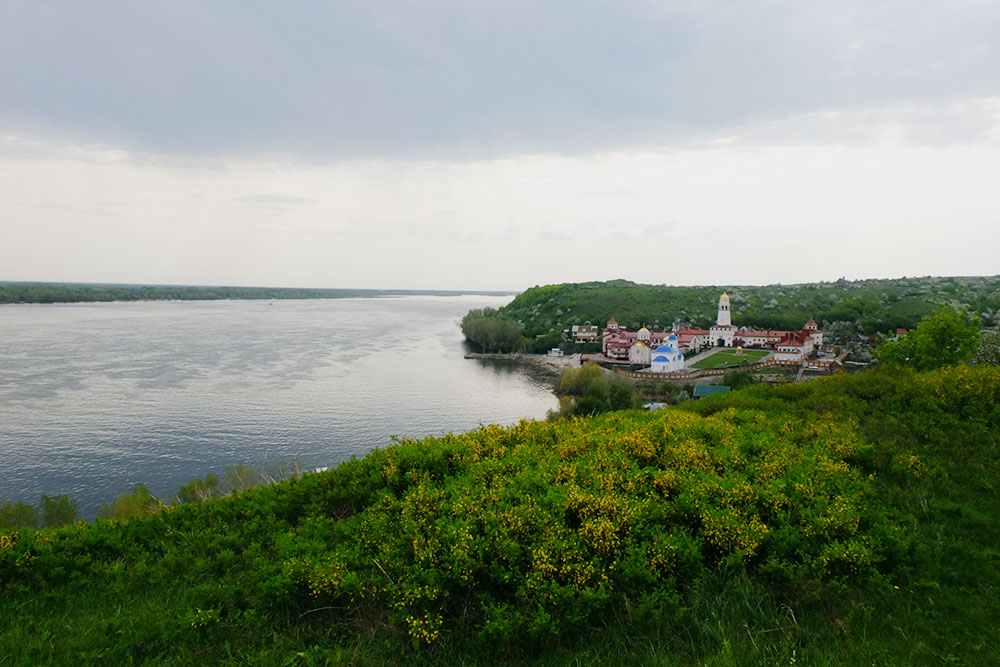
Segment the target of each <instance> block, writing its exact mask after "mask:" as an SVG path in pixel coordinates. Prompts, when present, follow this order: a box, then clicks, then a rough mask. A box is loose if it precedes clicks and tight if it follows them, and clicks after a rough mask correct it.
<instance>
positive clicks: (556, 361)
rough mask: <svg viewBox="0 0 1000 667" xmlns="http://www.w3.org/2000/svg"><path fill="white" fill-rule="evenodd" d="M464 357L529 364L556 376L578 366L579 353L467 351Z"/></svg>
mask: <svg viewBox="0 0 1000 667" xmlns="http://www.w3.org/2000/svg"><path fill="white" fill-rule="evenodd" d="M465 358H466V359H483V360H492V361H510V362H514V363H518V364H524V365H526V366H531V367H532V368H535V369H537V370H540V371H542V372H544V373H546V374H549V375H554V376H556V377H558V376H559V375H561V374H562V372H563V369H565V368H577V367H579V366H580V355H579V354H568V355H566V356H564V357H550V356H549V355H547V354H520V353H516V352H514V353H495V352H494V353H485V352H469V353H467V354H466V355H465Z"/></svg>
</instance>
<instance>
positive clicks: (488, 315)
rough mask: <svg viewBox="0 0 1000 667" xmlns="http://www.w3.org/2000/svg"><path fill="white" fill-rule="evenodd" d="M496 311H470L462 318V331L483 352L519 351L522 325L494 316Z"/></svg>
mask: <svg viewBox="0 0 1000 667" xmlns="http://www.w3.org/2000/svg"><path fill="white" fill-rule="evenodd" d="M495 312H496V311H495V310H494V309H493V308H479V309H476V310H471V311H469V313H468V314H466V316H465V317H463V318H462V333H463V334H464V335H465V338H466V339H467V340H468V341H469V342H471V343H473V344H475V345H476V346H477V347H479V349H480V350H482V351H483V352H515V351H517V350H518V349H519V348H520V346H521V329H520V327H518V326H517V324H515V323H513V322H509V321H506V320H500V319H496V318H494V317H493V315H494V313H495ZM546 349H548V348H546Z"/></svg>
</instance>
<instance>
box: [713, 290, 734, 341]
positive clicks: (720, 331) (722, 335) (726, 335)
mask: <svg viewBox="0 0 1000 667" xmlns="http://www.w3.org/2000/svg"><path fill="white" fill-rule="evenodd" d="M709 335H710V336H711V339H710V341H709V342H710V344H711V345H715V346H718V347H732V346H733V337H734V336H735V335H736V327H734V326H733V314H732V311H731V310H730V307H729V295H728V294H726V293H725V292H723V293H722V296H721V297H719V315H718V317H716V320H715V326H713V327H712V328H711V329H709Z"/></svg>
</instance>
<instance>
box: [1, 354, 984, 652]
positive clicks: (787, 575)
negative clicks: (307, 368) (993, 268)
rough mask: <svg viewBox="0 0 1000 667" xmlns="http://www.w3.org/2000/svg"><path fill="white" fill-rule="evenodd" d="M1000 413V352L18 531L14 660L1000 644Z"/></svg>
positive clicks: (529, 433) (488, 439)
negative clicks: (950, 365) (136, 514)
mask: <svg viewBox="0 0 1000 667" xmlns="http://www.w3.org/2000/svg"><path fill="white" fill-rule="evenodd" d="M998 433H1000V372H998V370H997V369H995V368H987V369H967V368H961V369H951V370H947V371H944V372H941V373H931V374H925V375H913V374H908V373H895V374H890V373H885V372H878V373H864V374H859V375H855V376H839V377H834V378H831V379H829V380H824V381H816V382H811V383H808V384H806V385H795V386H785V387H779V388H775V389H767V388H751V389H748V390H744V391H740V392H735V393H732V394H729V395H726V396H722V397H715V398H712V399H708V400H705V401H701V402H699V403H697V404H693V405H690V406H688V407H687V408H686V409H685V410H669V411H664V412H663V413H660V414H657V415H648V414H639V413H618V414H614V415H609V416H605V417H602V418H598V419H595V420H592V421H571V422H561V423H559V424H522V425H520V426H518V427H514V428H512V429H497V428H494V427H488V428H486V429H482V430H480V431H477V432H474V433H472V434H469V435H467V436H456V437H448V438H443V439H439V440H434V439H431V440H427V441H424V442H421V443H412V442H406V443H403V444H402V445H398V446H395V447H392V448H389V449H387V450H384V451H380V452H376V453H374V454H373V455H370V456H368V457H366V458H365V459H363V460H360V461H351V462H348V463H346V464H344V465H342V466H340V467H339V468H337V469H336V470H333V471H330V472H329V473H324V474H318V475H308V476H307V477H305V478H303V479H301V480H296V481H293V482H287V483H283V484H280V485H278V486H275V487H270V488H263V489H258V490H254V491H252V492H247V493H244V494H242V495H240V496H239V497H235V498H228V499H222V500H218V501H209V502H206V503H204V504H201V505H190V506H183V507H180V508H177V509H174V510H171V511H168V512H162V513H160V514H158V515H155V516H153V517H149V518H146V519H135V520H132V521H129V522H126V523H124V524H109V523H99V524H95V525H80V526H77V527H71V528H67V529H62V530H59V531H48V530H47V531H40V532H38V533H30V532H27V533H23V534H16V535H15V534H8V535H6V536H0V587H2V589H3V590H2V595H0V664H37V663H42V662H46V661H54V662H57V663H65V662H71V661H75V662H84V663H88V662H105V663H107V664H128V663H131V662H146V661H155V662H163V663H172V664H179V663H195V664H216V663H226V662H228V663H231V664H245V663H251V662H258V663H263V664H282V663H283V664H315V663H322V662H324V661H337V662H348V663H356V664H380V663H384V662H386V661H388V662H393V661H398V662H412V661H414V660H418V659H419V660H424V661H428V662H436V663H439V664H463V663H464V664H480V663H484V664H493V663H496V662H507V663H510V664H527V663H540V664H578V663H582V664H610V663H614V664H664V665H671V664H692V663H695V662H698V663H705V664H714V665H743V664H746V665H750V664H760V663H762V662H765V663H777V662H781V663H790V662H791V661H792V660H793V659H794V660H795V661H796V663H797V664H830V665H834V664H872V662H877V663H878V664H899V665H911V664H939V663H940V662H952V663H959V664H994V663H995V662H996V660H997V659H998V657H1000V652H998V648H997V647H998V640H1000V636H998V632H997V629H996V623H995V619H996V618H998V617H1000V602H998V601H1000V574H998V572H1000V568H998V567H997V566H998V565H1000V528H998V525H1000V523H998V517H1000V500H998V497H997V493H996V488H997V484H998V481H1000V472H998V461H1000V457H998V454H1000V452H998V449H1000V443H998ZM761 525H766V526H767V528H766V529H762V528H761ZM896 587H898V588H896ZM438 615H440V617H441V619H440V622H438ZM424 637H426V638H428V639H430V640H431V641H429V642H428V641H424V639H423V638H424Z"/></svg>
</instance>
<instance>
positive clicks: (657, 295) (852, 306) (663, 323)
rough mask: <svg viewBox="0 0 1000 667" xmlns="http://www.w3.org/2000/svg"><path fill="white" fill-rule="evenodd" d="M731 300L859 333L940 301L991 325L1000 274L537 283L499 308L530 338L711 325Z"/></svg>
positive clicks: (760, 314) (740, 321)
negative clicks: (738, 282) (772, 281)
mask: <svg viewBox="0 0 1000 667" xmlns="http://www.w3.org/2000/svg"><path fill="white" fill-rule="evenodd" d="M724 289H725V290H728V292H729V295H730V297H731V299H732V308H733V322H734V324H736V325H737V326H742V325H744V324H746V325H752V326H759V327H771V328H777V329H798V328H800V327H801V326H802V325H803V324H804V323H805V322H806V320H807V319H808V318H810V317H813V318H815V319H816V321H817V322H819V323H821V324H822V323H823V322H824V321H826V322H838V321H839V322H854V323H856V324H857V325H858V327H859V328H860V330H861V331H863V332H866V333H874V332H875V331H883V332H885V331H893V330H895V329H896V328H897V327H904V328H912V327H914V326H916V324H917V323H918V322H920V321H921V320H922V319H923V318H924V317H926V316H928V315H930V314H931V313H933V312H934V311H935V310H937V309H938V308H939V307H940V306H941V305H949V306H952V307H954V308H957V309H959V310H963V309H968V310H971V311H977V312H979V313H982V314H983V315H984V316H983V320H984V322H985V323H986V324H987V325H990V326H995V325H996V324H997V323H998V317H1000V276H990V277H964V278H960V277H955V278H931V277H927V278H901V279H896V280H859V281H837V282H834V283H812V284H804V285H766V286H731V285H729V286H726V285H722V286H702V287H671V286H666V285H641V284H635V283H632V282H629V281H626V280H613V281H609V282H604V283H600V282H592V283H569V284H560V285H545V286H541V287H533V288H531V289H529V290H526V291H525V292H524V293H522V294H520V295H519V296H517V297H516V298H515V299H514V300H513V301H512V302H511V303H510V304H508V305H507V306H505V307H504V308H502V309H500V313H499V316H500V317H503V318H505V319H509V320H511V321H514V322H519V323H520V324H521V325H522V328H523V333H524V334H525V335H526V336H527V337H528V338H533V337H534V336H535V335H538V334H545V333H547V332H549V331H550V330H555V331H562V330H563V329H567V328H569V327H570V326H571V325H573V324H584V323H588V322H589V323H592V324H599V325H603V324H604V323H605V322H606V321H607V320H608V319H609V318H610V317H611V316H614V317H615V318H616V319H617V321H618V322H619V324H621V325H622V326H627V327H629V328H631V329H638V328H639V327H640V326H643V325H645V326H652V327H659V328H664V327H669V326H670V325H671V323H672V322H673V321H674V319H680V320H686V321H690V322H692V323H693V324H695V325H696V326H702V327H707V326H709V325H710V324H712V323H714V321H715V315H716V305H717V303H718V300H719V295H720V293H721V292H722V291H723V290H724Z"/></svg>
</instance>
